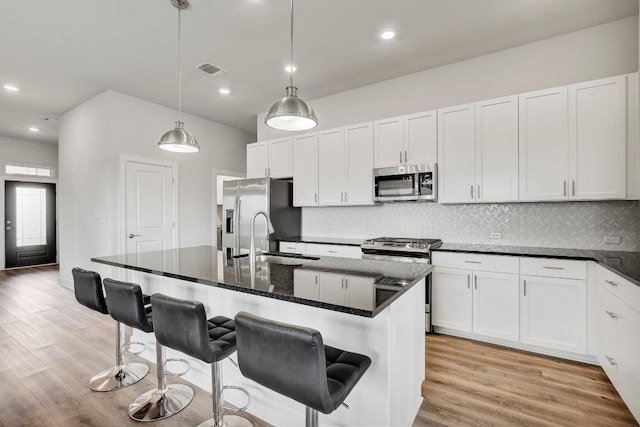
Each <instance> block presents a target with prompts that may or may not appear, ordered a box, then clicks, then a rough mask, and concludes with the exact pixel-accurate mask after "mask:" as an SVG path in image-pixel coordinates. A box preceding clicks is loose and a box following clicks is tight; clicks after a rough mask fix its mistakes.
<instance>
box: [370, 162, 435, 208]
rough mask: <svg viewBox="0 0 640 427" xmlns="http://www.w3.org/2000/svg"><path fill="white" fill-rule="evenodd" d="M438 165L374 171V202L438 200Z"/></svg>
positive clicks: (399, 167)
mask: <svg viewBox="0 0 640 427" xmlns="http://www.w3.org/2000/svg"><path fill="white" fill-rule="evenodd" d="M437 170H438V169H437V165H436V164H435V163H429V164H423V165H405V166H397V167H391V168H377V169H374V170H373V200H374V201H375V202H402V201H408V200H424V201H435V200H437V191H438V186H437V182H436V181H437V177H438V173H437Z"/></svg>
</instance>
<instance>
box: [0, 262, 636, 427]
mask: <svg viewBox="0 0 640 427" xmlns="http://www.w3.org/2000/svg"><path fill="white" fill-rule="evenodd" d="M57 276H58V271H57V268H56V267H38V268H27V269H20V270H6V271H0V426H7V427H9V426H10V427H13V426H63V427H68V426H126V425H130V426H134V425H138V426H140V425H141V424H139V423H136V422H133V421H131V420H130V419H129V417H128V416H127V413H126V409H127V406H128V405H129V403H130V402H131V401H132V400H133V399H134V398H135V397H137V396H138V395H139V394H141V393H143V392H145V391H146V390H148V389H151V388H153V387H154V386H155V383H154V375H153V371H154V369H155V366H154V365H153V364H149V365H150V368H151V373H150V375H147V377H145V378H144V379H143V380H142V381H140V382H139V383H138V384H135V385H133V386H130V387H128V388H126V389H122V390H119V391H117V392H113V393H96V392H92V391H90V390H89V389H88V387H87V382H88V379H89V378H90V377H91V376H92V375H93V374H95V373H97V372H98V371H100V370H102V369H105V368H106V367H109V366H111V365H112V364H113V361H114V360H113V359H114V351H115V350H114V348H113V347H114V334H115V324H114V322H113V320H112V319H111V318H110V317H109V316H104V315H101V314H98V313H96V312H93V311H91V310H89V309H87V308H85V307H83V306H81V305H80V304H78V303H77V302H76V301H75V299H74V297H73V293H72V292H71V291H69V290H67V289H64V288H62V287H60V286H58V283H57ZM130 359H136V358H135V357H133V358H130ZM145 362H146V361H145ZM146 363H148V362H146ZM426 376H427V379H426V381H425V382H424V384H423V387H422V390H423V395H424V396H425V400H424V402H423V404H422V407H421V408H420V412H419V413H418V416H417V418H416V421H415V423H414V427H422V426H466V425H477V426H529V425H530V426H551V425H554V426H634V425H637V424H636V423H635V421H634V420H633V418H632V416H631V414H630V413H629V411H628V410H627V409H626V407H625V406H624V404H623V403H622V401H621V400H620V398H619V396H618V395H617V394H616V392H615V390H614V389H613V386H612V385H611V384H610V383H609V381H608V380H607V378H606V376H605V375H604V373H603V372H602V370H601V369H600V368H598V367H595V366H589V365H583V364H580V363H573V362H567V361H562V360H559V359H554V358H549V357H544V356H538V355H533V354H528V353H524V352H519V351H514V350H509V349H504V348H501V347H497V346H491V345H487V344H482V343H477V342H473V341H469V340H464V339H458V338H452V337H447V336H441V335H431V336H428V337H427V339H426ZM170 381H176V382H180V380H173V379H171V380H170ZM372 404H375V402H372ZM211 416H212V412H211V400H210V395H209V394H208V393H206V392H205V391H204V390H201V389H199V388H196V394H195V398H194V401H193V402H192V403H191V405H189V406H188V407H187V408H186V409H185V410H183V411H182V412H181V413H179V414H178V415H176V416H174V417H172V418H171V419H169V420H165V421H160V422H156V423H148V424H145V425H159V426H171V427H173V426H179V427H181V426H196V425H198V424H199V423H200V422H202V421H204V420H206V419H209V418H211ZM247 417H248V418H251V419H252V421H253V422H254V424H255V425H256V426H266V425H267V424H266V423H264V422H262V421H260V420H258V419H255V418H253V417H251V416H250V415H247Z"/></svg>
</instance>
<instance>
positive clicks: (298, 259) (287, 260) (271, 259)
mask: <svg viewBox="0 0 640 427" xmlns="http://www.w3.org/2000/svg"><path fill="white" fill-rule="evenodd" d="M319 259H320V258H313V257H303V256H295V257H293V256H284V255H271V254H260V255H258V256H256V261H259V262H268V263H270V264H282V265H302V264H307V263H310V262H314V261H317V260H319Z"/></svg>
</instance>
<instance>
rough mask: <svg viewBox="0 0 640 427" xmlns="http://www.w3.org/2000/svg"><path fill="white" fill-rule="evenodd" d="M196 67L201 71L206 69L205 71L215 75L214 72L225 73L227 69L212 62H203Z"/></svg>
mask: <svg viewBox="0 0 640 427" xmlns="http://www.w3.org/2000/svg"><path fill="white" fill-rule="evenodd" d="M196 68H197V69H198V70H200V71H204V72H205V73H207V74H209V75H210V76H213V75H214V74H223V73H225V72H226V71H225V70H223V69H222V68H220V67H216V66H215V65H213V64H211V63H210V62H203V63H202V64H200V65H197V66H196Z"/></svg>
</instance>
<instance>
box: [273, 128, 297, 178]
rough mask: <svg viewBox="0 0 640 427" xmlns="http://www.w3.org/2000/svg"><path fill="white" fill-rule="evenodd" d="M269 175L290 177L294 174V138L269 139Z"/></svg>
mask: <svg viewBox="0 0 640 427" xmlns="http://www.w3.org/2000/svg"><path fill="white" fill-rule="evenodd" d="M267 170H268V171H269V176H270V177H271V178H290V177H292V176H293V138H291V137H288V138H282V139H274V140H272V141H269V168H268V169H267Z"/></svg>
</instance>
